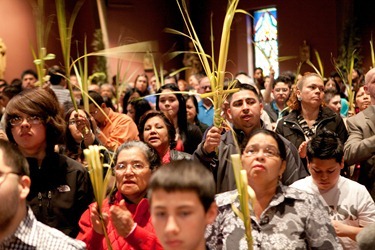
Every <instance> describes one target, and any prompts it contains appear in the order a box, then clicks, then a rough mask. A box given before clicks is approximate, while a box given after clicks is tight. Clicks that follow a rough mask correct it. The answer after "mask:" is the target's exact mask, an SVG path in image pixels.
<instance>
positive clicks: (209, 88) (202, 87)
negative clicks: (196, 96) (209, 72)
mask: <svg viewBox="0 0 375 250" xmlns="http://www.w3.org/2000/svg"><path fill="white" fill-rule="evenodd" d="M201 89H202V90H206V89H208V90H211V86H210V85H207V86H201Z"/></svg>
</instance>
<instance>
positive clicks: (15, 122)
mask: <svg viewBox="0 0 375 250" xmlns="http://www.w3.org/2000/svg"><path fill="white" fill-rule="evenodd" d="M25 119H26V121H27V123H29V124H30V125H39V124H41V123H42V122H43V119H42V118H41V117H39V116H36V115H34V116H29V117H26V118H23V117H20V116H16V117H13V118H12V119H10V120H9V123H10V124H11V125H12V126H19V125H21V124H22V123H23V121H24V120H25Z"/></svg>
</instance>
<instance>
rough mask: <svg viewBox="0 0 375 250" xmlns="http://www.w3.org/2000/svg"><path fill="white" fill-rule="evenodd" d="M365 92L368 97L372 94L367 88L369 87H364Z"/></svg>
mask: <svg viewBox="0 0 375 250" xmlns="http://www.w3.org/2000/svg"><path fill="white" fill-rule="evenodd" d="M363 90H364V91H365V92H366V94H367V95H369V94H370V92H369V91H368V87H367V85H364V86H363Z"/></svg>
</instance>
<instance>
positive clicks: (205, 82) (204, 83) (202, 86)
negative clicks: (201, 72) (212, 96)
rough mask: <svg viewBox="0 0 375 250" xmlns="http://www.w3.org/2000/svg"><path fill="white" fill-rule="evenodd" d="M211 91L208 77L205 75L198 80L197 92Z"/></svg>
mask: <svg viewBox="0 0 375 250" xmlns="http://www.w3.org/2000/svg"><path fill="white" fill-rule="evenodd" d="M208 92H211V84H210V79H209V78H208V77H207V76H206V77H203V78H202V79H201V80H200V82H199V94H204V93H208Z"/></svg>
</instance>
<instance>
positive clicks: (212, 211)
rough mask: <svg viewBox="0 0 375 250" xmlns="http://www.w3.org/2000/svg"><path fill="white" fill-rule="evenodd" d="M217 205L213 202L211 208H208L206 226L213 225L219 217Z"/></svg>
mask: <svg viewBox="0 0 375 250" xmlns="http://www.w3.org/2000/svg"><path fill="white" fill-rule="evenodd" d="M217 212H218V211H217V205H216V202H215V201H213V202H212V203H211V205H210V207H209V208H208V210H207V212H206V224H207V225H208V224H211V223H213V222H214V221H215V219H216V216H217Z"/></svg>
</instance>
